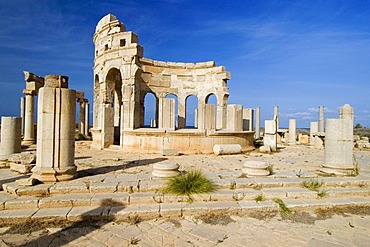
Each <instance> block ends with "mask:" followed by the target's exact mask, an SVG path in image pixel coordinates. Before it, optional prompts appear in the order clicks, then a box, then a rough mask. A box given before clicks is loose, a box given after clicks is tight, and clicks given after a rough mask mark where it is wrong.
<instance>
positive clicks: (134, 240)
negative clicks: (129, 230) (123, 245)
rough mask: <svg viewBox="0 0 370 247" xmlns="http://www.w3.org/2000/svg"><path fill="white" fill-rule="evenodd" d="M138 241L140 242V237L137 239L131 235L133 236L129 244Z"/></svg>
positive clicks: (135, 243) (134, 243)
mask: <svg viewBox="0 0 370 247" xmlns="http://www.w3.org/2000/svg"><path fill="white" fill-rule="evenodd" d="M139 242H140V239H138V238H135V237H133V238H131V239H130V244H131V245H137V244H138V243H139Z"/></svg>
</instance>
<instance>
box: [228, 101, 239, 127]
mask: <svg viewBox="0 0 370 247" xmlns="http://www.w3.org/2000/svg"><path fill="white" fill-rule="evenodd" d="M226 128H227V129H228V130H230V131H242V130H243V106H242V105H234V104H231V105H228V106H227V122H226Z"/></svg>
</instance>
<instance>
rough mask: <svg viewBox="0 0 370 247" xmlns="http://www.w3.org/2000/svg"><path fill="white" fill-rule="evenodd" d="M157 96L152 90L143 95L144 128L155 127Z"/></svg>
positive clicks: (156, 125)
mask: <svg viewBox="0 0 370 247" xmlns="http://www.w3.org/2000/svg"><path fill="white" fill-rule="evenodd" d="M157 122H158V118H157V97H156V96H155V95H154V93H152V92H148V93H146V94H145V96H144V126H143V127H145V128H157V127H158V124H157Z"/></svg>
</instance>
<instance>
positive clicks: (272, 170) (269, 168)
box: [267, 164, 274, 175]
mask: <svg viewBox="0 0 370 247" xmlns="http://www.w3.org/2000/svg"><path fill="white" fill-rule="evenodd" d="M267 170H268V171H269V175H272V174H274V165H271V164H270V165H268V167H267Z"/></svg>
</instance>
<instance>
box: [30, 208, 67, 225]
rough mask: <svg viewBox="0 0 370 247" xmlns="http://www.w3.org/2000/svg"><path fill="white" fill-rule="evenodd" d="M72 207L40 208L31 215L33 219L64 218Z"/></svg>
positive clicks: (52, 219) (49, 219) (50, 219)
mask: <svg viewBox="0 0 370 247" xmlns="http://www.w3.org/2000/svg"><path fill="white" fill-rule="evenodd" d="M71 209H72V208H70V207H68V208H41V209H39V210H37V212H36V213H35V214H34V215H32V217H31V218H32V219H33V220H42V221H43V222H45V221H54V220H66V219H67V215H68V213H69V212H70V211H71Z"/></svg>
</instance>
